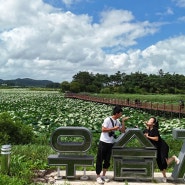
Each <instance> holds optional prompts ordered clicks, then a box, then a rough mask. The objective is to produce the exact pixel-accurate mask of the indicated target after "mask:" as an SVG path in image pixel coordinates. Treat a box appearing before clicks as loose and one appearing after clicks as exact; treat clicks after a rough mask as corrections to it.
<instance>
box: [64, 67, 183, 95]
mask: <svg viewBox="0 0 185 185" xmlns="http://www.w3.org/2000/svg"><path fill="white" fill-rule="evenodd" d="M61 88H62V91H63V92H65V91H70V92H74V93H79V92H89V93H105V94H109V93H133V94H134V93H137V94H145V93H170V94H185V76H184V75H180V74H175V73H174V74H170V73H169V72H167V73H165V72H164V71H163V70H162V69H160V70H159V71H158V74H146V73H142V72H135V73H130V74H126V73H121V72H120V71H117V72H116V73H115V74H113V75H108V74H99V73H97V74H93V73H89V72H87V71H80V72H78V73H77V74H75V75H74V76H73V79H72V81H71V82H68V81H63V82H62V83H61Z"/></svg>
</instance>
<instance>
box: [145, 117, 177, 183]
mask: <svg viewBox="0 0 185 185" xmlns="http://www.w3.org/2000/svg"><path fill="white" fill-rule="evenodd" d="M146 126H147V128H146V129H145V130H144V135H145V136H146V137H147V138H148V139H149V140H150V141H151V143H152V144H153V145H154V146H155V147H156V149H157V158H156V161H157V165H158V167H159V169H160V171H161V172H162V174H163V179H162V181H163V182H166V181H167V177H166V169H167V167H168V165H169V164H171V163H172V162H173V161H175V162H176V164H179V162H180V161H179V159H178V158H177V157H176V156H175V155H173V156H172V157H170V158H168V152H169V146H168V144H167V143H166V142H165V141H164V140H163V139H162V138H161V136H160V134H159V130H158V127H159V124H158V121H157V119H156V118H155V117H151V118H150V119H149V120H148V122H147V123H146Z"/></svg>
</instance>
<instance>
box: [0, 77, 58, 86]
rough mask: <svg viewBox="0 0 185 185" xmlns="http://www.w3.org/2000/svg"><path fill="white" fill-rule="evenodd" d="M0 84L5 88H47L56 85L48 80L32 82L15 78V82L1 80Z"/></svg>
mask: <svg viewBox="0 0 185 185" xmlns="http://www.w3.org/2000/svg"><path fill="white" fill-rule="evenodd" d="M0 84H1V85H2V84H3V85H7V86H20V87H47V86H50V85H52V84H56V83H54V82H52V81H50V80H34V79H30V78H23V79H21V78H17V79H15V80H2V79H0Z"/></svg>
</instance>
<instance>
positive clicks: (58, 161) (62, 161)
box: [48, 154, 94, 178]
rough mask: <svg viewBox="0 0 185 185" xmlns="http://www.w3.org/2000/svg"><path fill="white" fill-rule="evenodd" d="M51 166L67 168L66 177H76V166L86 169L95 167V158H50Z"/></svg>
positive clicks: (56, 156) (66, 156) (80, 156)
mask: <svg viewBox="0 0 185 185" xmlns="http://www.w3.org/2000/svg"><path fill="white" fill-rule="evenodd" d="M48 164H49V165H50V166H66V177H68V178H74V177H75V176H76V169H75V167H76V166H81V167H86V166H93V165H94V156H91V155H57V154H56V155H55V154H51V155H49V156H48Z"/></svg>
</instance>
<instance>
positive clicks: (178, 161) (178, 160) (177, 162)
mask: <svg viewBox="0 0 185 185" xmlns="http://www.w3.org/2000/svg"><path fill="white" fill-rule="evenodd" d="M173 157H174V159H175V162H176V164H179V163H180V159H179V158H177V157H176V156H175V155H174V156H173Z"/></svg>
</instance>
